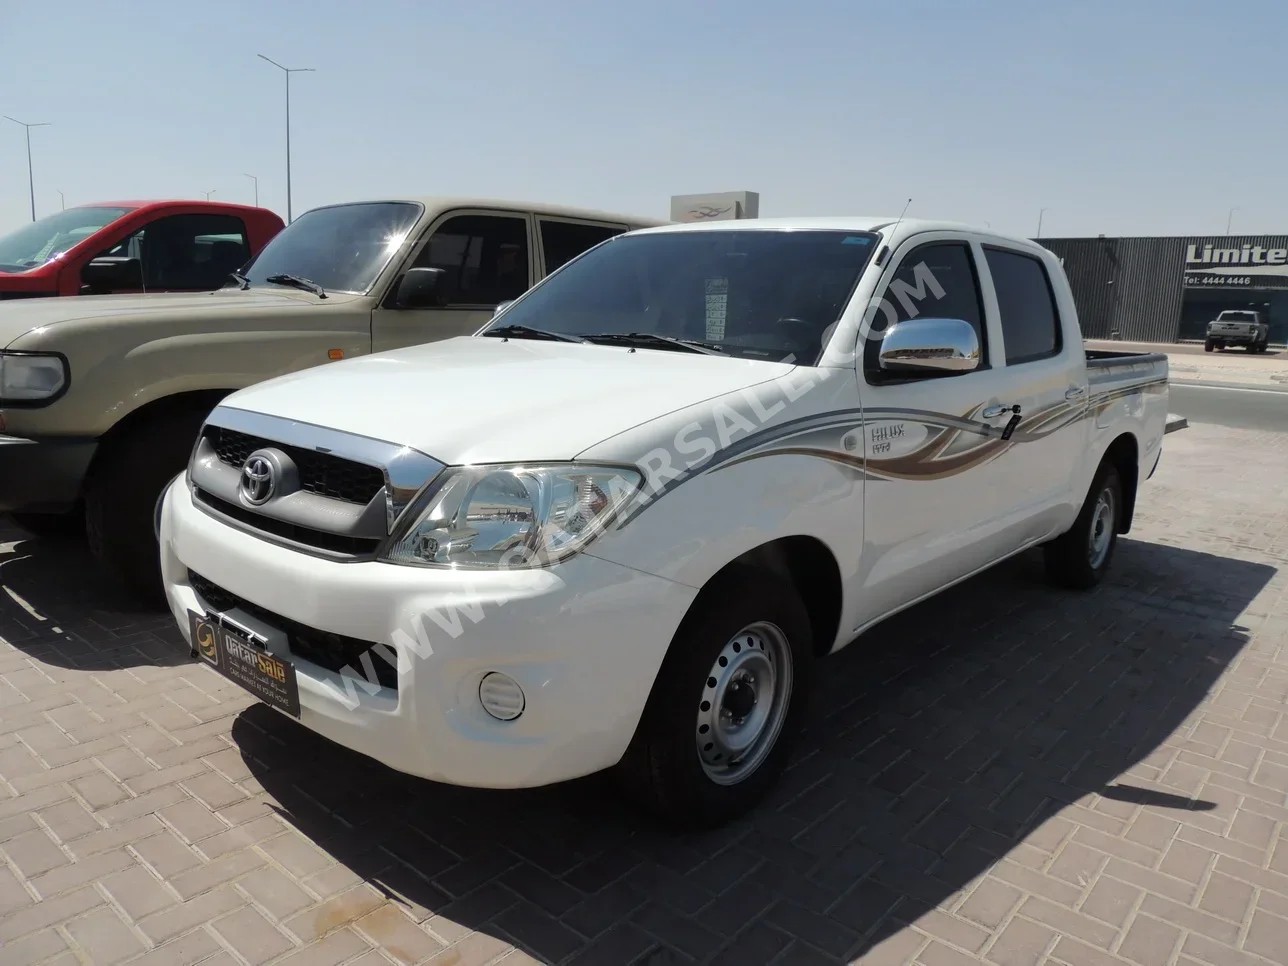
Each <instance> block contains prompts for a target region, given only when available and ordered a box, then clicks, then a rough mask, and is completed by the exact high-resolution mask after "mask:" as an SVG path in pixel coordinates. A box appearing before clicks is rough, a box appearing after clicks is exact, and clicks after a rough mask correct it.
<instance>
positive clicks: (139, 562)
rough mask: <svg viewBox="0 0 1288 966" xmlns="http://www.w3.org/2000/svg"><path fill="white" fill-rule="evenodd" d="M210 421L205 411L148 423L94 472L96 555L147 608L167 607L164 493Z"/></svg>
mask: <svg viewBox="0 0 1288 966" xmlns="http://www.w3.org/2000/svg"><path fill="white" fill-rule="evenodd" d="M204 419H205V413H204V412H196V411H193V410H180V411H177V412H172V413H159V414H157V415H155V416H152V417H151V418H147V419H145V420H144V421H143V422H141V423H139V424H137V425H135V426H133V427H131V428H130V429H129V430H128V431H127V435H126V436H124V437H122V438H120V439H117V440H115V441H114V442H113V443H112V445H111V448H110V449H109V450H108V451H107V452H105V453H103V454H102V456H101V458H100V459H99V461H98V462H97V463H96V465H95V466H94V467H93V469H92V470H91V472H90V478H89V481H88V485H87V488H86V494H85V524H86V535H87V536H88V537H89V548H90V552H91V553H93V554H94V556H95V557H96V558H97V559H98V561H99V563H100V564H101V565H102V566H103V568H104V569H105V570H106V571H107V572H108V574H109V575H110V576H112V577H114V578H115V579H116V580H117V582H118V583H120V584H121V585H123V586H124V588H125V589H126V590H128V591H129V592H130V593H131V594H132V595H133V596H134V597H136V598H137V599H138V600H139V601H140V602H141V603H145V604H148V605H156V606H160V605H162V604H163V603H164V602H165V594H164V591H163V589H162V585H161V559H160V547H159V545H158V544H157V538H156V534H155V532H154V531H153V514H154V511H155V509H156V503H157V498H158V497H159V496H160V495H161V491H162V489H164V487H165V485H166V484H167V483H169V482H170V480H172V479H173V478H174V477H175V476H177V475H178V474H179V473H181V472H183V468H184V466H185V465H186V464H187V462H188V457H189V455H190V454H191V452H192V446H193V443H194V442H195V441H196V438H197V433H198V431H200V429H201V424H202V421H203V420H204Z"/></svg>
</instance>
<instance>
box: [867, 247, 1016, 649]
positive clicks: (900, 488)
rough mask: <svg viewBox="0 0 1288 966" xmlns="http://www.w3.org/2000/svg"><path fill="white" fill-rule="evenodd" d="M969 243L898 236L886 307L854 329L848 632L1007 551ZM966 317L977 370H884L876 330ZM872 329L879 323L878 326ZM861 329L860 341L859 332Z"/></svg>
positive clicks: (985, 343) (988, 343) (990, 330)
mask: <svg viewBox="0 0 1288 966" xmlns="http://www.w3.org/2000/svg"><path fill="white" fill-rule="evenodd" d="M981 260H982V252H981V249H980V247H979V245H978V244H976V243H974V242H973V241H971V240H969V239H968V238H964V237H956V236H953V235H949V234H945V233H942V232H933V233H926V234H923V235H917V236H914V237H913V238H911V239H909V240H908V241H907V242H906V243H905V244H904V245H903V246H901V248H900V251H899V252H898V253H897V254H896V255H895V257H894V258H892V259H891V269H890V270H889V271H888V273H887V276H886V278H885V279H883V286H884V288H880V287H879V288H878V290H877V291H878V293H880V295H879V297H881V298H883V299H884V301H883V303H882V304H883V305H885V306H886V307H887V308H886V310H884V311H881V312H878V313H877V314H876V316H875V319H874V321H873V323H872V329H873V330H874V331H872V332H871V333H865V334H861V335H860V339H861V340H862V345H863V350H862V352H861V353H860V354H859V358H858V359H857V367H858V379H859V394H860V397H861V400H862V404H863V411H864V437H863V446H864V452H865V461H866V462H865V474H866V478H867V481H866V483H865V487H864V508H863V517H864V529H865V539H864V549H863V559H862V560H861V561H860V574H861V584H860V586H861V589H860V591H859V596H860V598H861V601H862V602H861V605H860V611H859V619H858V622H857V625H856V629H857V627H859V626H863V625H864V624H867V623H869V622H871V621H872V620H875V619H877V618H879V617H882V616H884V615H885V614H887V613H889V612H891V611H892V610H895V609H897V608H898V607H900V606H901V605H903V604H905V603H907V602H909V601H912V600H916V599H918V598H920V597H922V596H925V595H926V594H929V593H932V592H934V591H935V590H937V589H939V588H940V587H943V586H944V585H945V584H947V583H950V582H952V581H953V580H955V579H957V578H959V577H962V576H964V575H966V574H969V573H971V572H972V571H974V570H976V569H979V568H980V567H983V566H985V565H987V564H988V563H990V562H991V561H992V560H994V559H996V558H997V557H998V556H1001V555H1002V554H1003V553H1005V552H1006V549H1007V547H1006V544H1005V537H1004V535H1003V534H1001V533H1000V532H999V528H998V522H999V520H998V518H999V516H1000V515H1001V512H1002V508H1003V507H1004V505H1005V501H1006V500H1008V499H1010V498H1011V496H1012V495H1011V493H1010V491H1009V488H1008V487H1007V486H1006V485H1005V480H1004V476H1003V470H1002V468H1001V466H1000V464H999V460H998V457H999V456H1000V455H1001V454H1002V453H1003V452H1004V450H1005V444H1004V443H1002V442H1001V440H999V439H998V438H997V435H998V433H997V430H1000V429H1001V428H1002V427H1004V426H1005V425H1006V422H1007V418H1006V417H1004V416H1003V415H1000V414H994V413H993V412H992V411H993V410H994V409H995V408H996V407H998V406H1000V405H1001V402H1002V401H1001V400H1000V399H998V398H997V392H996V378H997V371H996V367H997V365H999V364H1000V362H1001V359H1000V358H999V357H998V355H997V353H996V351H995V349H996V346H995V345H994V343H995V342H997V341H998V337H997V334H996V331H995V326H994V325H992V324H990V319H989V313H987V312H986V311H985V300H984V298H983V295H982V288H981V284H980V275H981V273H980V271H979V265H980V262H981ZM915 318H952V319H961V320H964V321H966V322H969V323H970V324H971V326H972V327H973V328H974V329H975V332H976V335H977V337H978V338H979V342H980V349H981V352H980V356H981V358H980V366H979V368H978V369H976V370H975V371H974V372H969V373H964V374H962V375H955V376H929V377H924V376H916V377H908V376H901V377H900V378H896V379H892V378H890V377H889V376H888V375H883V374H882V372H881V370H880V368H879V365H878V362H879V351H880V345H881V332H882V331H884V329H885V327H886V326H887V325H888V324H890V323H892V322H896V321H898V322H902V321H906V320H908V319H915ZM877 330H879V331H877ZM865 335H866V337H865Z"/></svg>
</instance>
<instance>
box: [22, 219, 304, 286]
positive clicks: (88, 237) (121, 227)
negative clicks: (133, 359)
mask: <svg viewBox="0 0 1288 966" xmlns="http://www.w3.org/2000/svg"><path fill="white" fill-rule="evenodd" d="M283 227H284V224H283V222H282V219H281V218H279V217H278V216H277V215H276V214H274V213H273V212H271V211H269V210H268V209H267V208H253V207H250V206H249V205H231V204H224V203H222V202H213V201H121V202H104V203H103V204H94V205H82V206H79V207H76V208H68V209H66V210H65V211H60V212H58V213H57V214H53V215H50V216H48V217H47V218H42V219H40V220H39V221H35V222H32V223H31V224H29V225H25V226H23V227H22V228H19V229H18V230H17V231H15V232H12V233H10V234H8V235H4V236H3V237H0V300H2V299H15V298H41V297H47V296H51V295H109V294H115V293H124V292H133V293H139V292H206V291H213V290H214V289H217V288H220V287H221V286H222V285H223V284H224V283H225V282H226V281H228V273H229V272H233V271H236V270H237V269H239V268H241V266H243V265H245V264H246V263H247V262H248V261H250V259H251V258H252V257H253V256H255V255H257V254H258V253H259V250H260V249H261V248H263V247H264V246H265V245H266V244H268V242H269V240H270V239H271V238H272V237H273V236H274V235H276V234H277V233H278V232H279V231H281V230H282V228H283Z"/></svg>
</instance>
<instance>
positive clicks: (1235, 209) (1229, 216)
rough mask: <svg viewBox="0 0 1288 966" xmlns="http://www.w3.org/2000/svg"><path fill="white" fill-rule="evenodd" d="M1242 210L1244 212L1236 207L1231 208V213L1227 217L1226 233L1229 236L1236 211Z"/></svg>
mask: <svg viewBox="0 0 1288 966" xmlns="http://www.w3.org/2000/svg"><path fill="white" fill-rule="evenodd" d="M1242 210H1243V209H1242V208H1239V207H1238V206H1235V207H1234V208H1231V209H1230V213H1229V214H1228V215H1226V216H1225V233H1226V234H1227V235H1228V234H1230V223H1231V222H1233V221H1234V213H1235V212H1236V211H1242Z"/></svg>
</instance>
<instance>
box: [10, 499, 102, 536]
mask: <svg viewBox="0 0 1288 966" xmlns="http://www.w3.org/2000/svg"><path fill="white" fill-rule="evenodd" d="M10 517H11V518H12V519H13V522H14V523H16V524H18V526H20V527H22V528H23V529H24V530H26V531H27V532H28V533H30V534H31V535H32V536H33V537H79V536H83V535H84V534H85V510H84V508H83V507H80V506H77V507H76V509H74V510H69V511H68V512H66V513H11V514H10Z"/></svg>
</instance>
